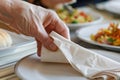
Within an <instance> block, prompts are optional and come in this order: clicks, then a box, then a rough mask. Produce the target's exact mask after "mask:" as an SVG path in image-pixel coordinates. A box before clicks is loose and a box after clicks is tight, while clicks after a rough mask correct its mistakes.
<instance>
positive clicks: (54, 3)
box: [28, 0, 76, 8]
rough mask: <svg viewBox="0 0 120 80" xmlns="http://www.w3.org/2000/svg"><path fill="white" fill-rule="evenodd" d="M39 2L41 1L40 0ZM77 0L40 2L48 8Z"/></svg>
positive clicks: (31, 1) (42, 0) (30, 0)
mask: <svg viewBox="0 0 120 80" xmlns="http://www.w3.org/2000/svg"><path fill="white" fill-rule="evenodd" d="M34 1H35V0H28V2H30V3H33V2H34ZM38 2H39V1H38ZM73 2H76V0H40V3H41V4H42V5H44V6H46V7H48V8H55V7H56V6H57V5H59V4H65V3H73Z"/></svg>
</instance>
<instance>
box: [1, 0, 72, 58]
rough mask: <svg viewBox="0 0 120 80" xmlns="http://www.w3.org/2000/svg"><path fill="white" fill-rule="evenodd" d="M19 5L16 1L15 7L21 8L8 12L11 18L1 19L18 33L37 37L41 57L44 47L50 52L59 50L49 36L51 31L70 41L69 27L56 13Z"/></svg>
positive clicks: (25, 4)
mask: <svg viewBox="0 0 120 80" xmlns="http://www.w3.org/2000/svg"><path fill="white" fill-rule="evenodd" d="M14 1H16V0H14ZM17 3H18V2H17V1H16V2H15V5H16V6H19V5H20V6H21V7H19V8H18V7H17V8H15V9H17V10H14V9H11V10H12V11H11V12H8V13H9V16H10V17H7V16H4V17H3V16H0V17H1V18H2V20H3V21H4V22H8V23H9V24H10V26H12V28H13V29H14V30H16V31H17V32H18V33H22V34H25V35H28V36H32V37H35V39H36V41H37V48H38V51H37V53H38V55H39V56H40V52H41V47H42V45H43V46H45V47H46V48H47V49H49V50H52V51H55V50H57V46H56V45H55V44H54V43H53V39H52V38H51V37H50V36H49V33H50V32H51V31H55V32H57V33H59V34H60V35H62V36H64V37H65V38H68V39H70V36H69V30H68V28H67V26H66V25H65V23H64V22H63V21H61V20H60V19H59V17H58V16H57V14H56V13H55V12H54V11H52V10H48V9H44V8H42V7H39V6H35V5H32V4H30V3H27V2H23V1H19V3H18V4H17ZM15 5H14V7H15ZM12 8H13V7H12Z"/></svg>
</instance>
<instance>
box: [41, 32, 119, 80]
mask: <svg viewBox="0 0 120 80" xmlns="http://www.w3.org/2000/svg"><path fill="white" fill-rule="evenodd" d="M50 36H51V37H52V38H53V39H54V43H55V44H56V45H57V47H58V48H59V50H58V51H56V52H52V51H49V50H47V49H46V48H44V47H43V48H42V52H41V61H43V62H60V63H70V64H71V66H72V67H73V68H74V69H75V70H77V71H78V72H80V73H82V74H83V76H85V77H87V78H89V79H92V80H120V63H119V62H116V61H114V60H112V59H109V58H107V57H105V56H102V55H100V54H97V53H95V52H92V51H90V50H88V49H86V48H84V47H81V46H79V45H77V44H76V43H74V42H72V41H70V40H67V39H65V38H64V37H62V36H60V35H59V34H57V33H56V32H51V34H50Z"/></svg>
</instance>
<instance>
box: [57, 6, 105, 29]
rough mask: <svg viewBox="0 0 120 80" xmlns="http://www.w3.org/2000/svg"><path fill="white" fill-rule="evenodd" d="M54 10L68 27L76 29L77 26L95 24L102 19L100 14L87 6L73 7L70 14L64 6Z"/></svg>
mask: <svg viewBox="0 0 120 80" xmlns="http://www.w3.org/2000/svg"><path fill="white" fill-rule="evenodd" d="M56 12H57V14H58V16H59V17H60V18H61V19H62V20H63V21H64V22H65V23H66V24H67V26H68V27H69V28H70V29H77V28H79V27H84V26H88V25H92V24H97V23H99V22H101V21H102V19H103V17H102V16H101V15H100V14H98V13H96V12H94V11H92V10H90V9H89V8H79V9H75V8H73V11H72V13H71V14H70V13H69V11H68V10H66V9H64V8H61V9H57V10H56Z"/></svg>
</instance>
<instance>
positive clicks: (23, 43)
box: [0, 30, 36, 57]
mask: <svg viewBox="0 0 120 80" xmlns="http://www.w3.org/2000/svg"><path fill="white" fill-rule="evenodd" d="M6 31H7V30H6ZM7 33H8V34H10V36H11V38H12V41H13V43H12V45H11V46H10V47H7V48H0V57H2V56H6V55H9V54H14V53H17V52H20V51H24V50H29V49H32V48H35V47H36V42H35V40H34V39H33V38H32V37H28V36H24V35H20V34H16V33H13V32H10V31H7ZM28 46H29V47H28Z"/></svg>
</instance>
